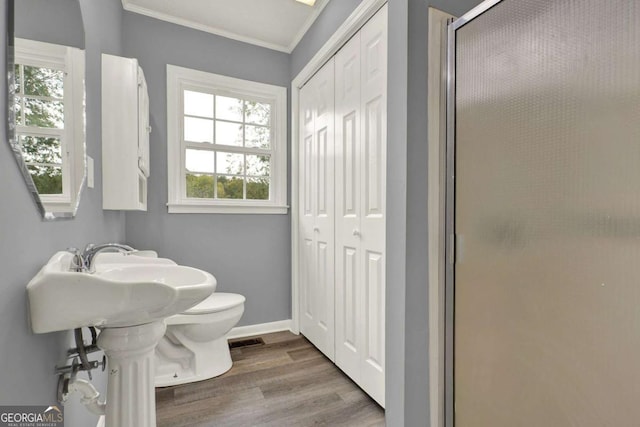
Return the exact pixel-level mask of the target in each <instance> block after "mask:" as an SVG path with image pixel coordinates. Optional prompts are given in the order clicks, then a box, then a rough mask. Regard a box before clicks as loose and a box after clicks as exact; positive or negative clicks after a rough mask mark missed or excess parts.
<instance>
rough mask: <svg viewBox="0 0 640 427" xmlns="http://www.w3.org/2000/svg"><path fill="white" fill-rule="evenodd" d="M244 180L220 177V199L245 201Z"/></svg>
mask: <svg viewBox="0 0 640 427" xmlns="http://www.w3.org/2000/svg"><path fill="white" fill-rule="evenodd" d="M243 198H244V179H242V178H236V177H233V176H218V199H243Z"/></svg>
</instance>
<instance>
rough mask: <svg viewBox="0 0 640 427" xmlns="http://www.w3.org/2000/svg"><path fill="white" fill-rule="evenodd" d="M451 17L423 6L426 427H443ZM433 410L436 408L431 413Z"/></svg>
mask: <svg viewBox="0 0 640 427" xmlns="http://www.w3.org/2000/svg"><path fill="white" fill-rule="evenodd" d="M450 18H453V16H452V15H449V14H448V13H445V12H442V11H440V10H438V9H435V8H433V7H430V8H429V40H428V48H429V53H428V60H429V71H428V76H427V79H428V83H427V85H428V89H427V90H428V98H427V102H428V109H427V122H428V123H429V132H428V147H429V148H428V150H429V151H428V152H429V165H428V174H429V175H428V181H429V185H428V188H427V192H428V199H427V200H428V201H427V205H428V217H429V219H428V230H429V247H428V253H429V404H430V408H431V411H430V412H431V423H430V425H431V426H432V427H443V426H444V387H445V380H444V363H445V359H444V333H445V332H444V331H445V313H444V307H445V302H444V295H445V287H444V286H445V264H444V263H445V244H444V242H445V236H446V230H445V183H446V176H445V169H446V155H445V153H446V122H447V115H446V88H447V86H446V77H447V71H446V66H447V61H446V59H445V58H446V46H447V38H446V36H445V35H446V28H447V21H448V20H449V19H450ZM434 408H435V409H437V410H434Z"/></svg>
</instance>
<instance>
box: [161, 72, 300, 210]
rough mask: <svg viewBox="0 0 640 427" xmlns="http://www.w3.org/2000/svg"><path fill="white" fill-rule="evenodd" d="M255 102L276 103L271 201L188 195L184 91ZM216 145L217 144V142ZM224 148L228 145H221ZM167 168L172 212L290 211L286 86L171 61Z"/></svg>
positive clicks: (168, 90) (168, 77) (272, 122)
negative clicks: (184, 65)
mask: <svg viewBox="0 0 640 427" xmlns="http://www.w3.org/2000/svg"><path fill="white" fill-rule="evenodd" d="M185 89H186V90H198V91H202V92H207V93H214V94H216V95H223V96H230V97H234V98H240V99H250V100H257V101H259V102H266V103H269V104H271V105H272V110H271V134H272V138H271V146H272V156H271V165H270V166H271V173H270V186H269V195H270V199H269V200H246V199H245V200H222V199H194V198H187V197H186V180H185V176H186V169H185V150H186V148H188V147H187V145H186V144H185V142H184V138H183V105H182V103H183V96H182V93H183V91H184V90H185ZM214 147H215V145H214ZM221 150H222V151H226V149H223V148H221ZM167 166H168V179H169V182H168V184H169V185H168V190H169V194H168V196H169V201H168V203H167V206H168V211H169V213H231V214H286V213H287V212H288V208H289V207H288V206H287V89H286V88H285V87H281V86H274V85H269V84H265V83H258V82H252V81H248V80H242V79H237V78H233V77H227V76H221V75H218V74H213V73H207V72H204V71H197V70H192V69H188V68H183V67H177V66H175V65H167Z"/></svg>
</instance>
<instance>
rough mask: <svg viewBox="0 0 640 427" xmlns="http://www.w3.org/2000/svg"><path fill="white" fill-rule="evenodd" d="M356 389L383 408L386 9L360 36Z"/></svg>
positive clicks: (363, 29)
mask: <svg viewBox="0 0 640 427" xmlns="http://www.w3.org/2000/svg"><path fill="white" fill-rule="evenodd" d="M360 56H361V67H360V91H361V94H360V99H361V103H360V111H361V121H360V129H361V130H360V131H361V146H360V153H359V155H360V158H361V159H362V163H361V168H360V191H361V194H360V212H361V218H360V229H359V230H358V231H359V237H360V250H361V253H362V263H363V271H362V290H363V296H362V299H363V307H362V310H363V314H362V322H363V328H362V329H361V334H362V335H361V342H362V354H361V357H362V359H361V368H360V369H361V371H360V375H361V382H360V383H359V384H360V386H361V387H362V388H363V389H364V390H366V391H367V392H368V393H369V394H370V395H371V397H373V398H374V399H375V400H376V401H377V402H378V403H380V404H381V405H383V406H384V384H385V381H384V365H385V354H384V352H385V263H386V259H385V233H386V212H385V211H386V180H387V176H386V171H387V6H384V7H383V8H382V9H381V10H380V11H379V12H378V13H377V14H376V15H375V16H374V17H373V18H371V20H370V21H369V22H368V23H367V24H366V25H365V26H364V27H363V28H362V30H361V31H360Z"/></svg>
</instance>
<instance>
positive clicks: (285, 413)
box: [156, 332, 384, 427]
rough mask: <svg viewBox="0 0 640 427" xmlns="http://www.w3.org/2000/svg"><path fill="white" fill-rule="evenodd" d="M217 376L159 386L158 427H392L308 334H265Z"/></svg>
mask: <svg viewBox="0 0 640 427" xmlns="http://www.w3.org/2000/svg"><path fill="white" fill-rule="evenodd" d="M262 338H263V339H264V342H265V344H264V345H258V346H252V347H240V348H234V349H232V350H231V357H232V358H233V368H231V370H230V371H229V372H227V373H225V374H224V375H222V376H219V377H217V378H212V379H210V380H207V381H200V382H197V383H192V384H185V385H180V386H174V387H165V388H158V389H156V406H157V421H158V427H183V426H185V427H186V426H215V427H223V426H238V427H248V426H274V427H276V426H277V427H286V426H301V427H306V426H332V427H333V426H349V427H360V426H363V427H364V426H384V411H383V410H382V408H380V406H378V405H377V404H376V403H375V402H374V401H373V400H372V399H371V398H370V397H369V396H367V395H366V394H365V393H364V392H363V391H362V390H361V389H360V388H358V386H357V385H355V384H354V383H353V382H352V381H351V380H350V379H349V378H348V377H347V376H346V375H345V374H344V373H343V372H342V371H340V370H339V369H338V368H337V367H336V366H335V365H333V363H331V362H330V361H329V360H328V359H327V358H325V357H324V356H323V355H322V353H320V352H319V351H318V350H317V349H316V348H315V347H313V345H311V344H310V343H309V341H307V340H306V339H305V338H304V337H302V336H296V335H293V334H291V333H290V332H278V333H275V334H267V335H262Z"/></svg>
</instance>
